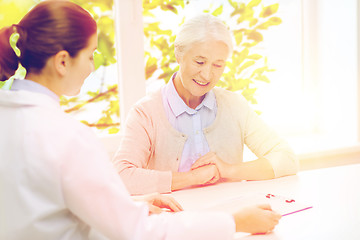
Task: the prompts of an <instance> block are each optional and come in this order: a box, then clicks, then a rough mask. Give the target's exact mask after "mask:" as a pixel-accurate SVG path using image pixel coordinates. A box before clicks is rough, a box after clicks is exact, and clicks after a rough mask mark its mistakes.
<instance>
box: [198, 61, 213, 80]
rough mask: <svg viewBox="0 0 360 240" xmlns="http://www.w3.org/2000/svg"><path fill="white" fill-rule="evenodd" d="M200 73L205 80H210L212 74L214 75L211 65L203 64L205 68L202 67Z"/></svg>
mask: <svg viewBox="0 0 360 240" xmlns="http://www.w3.org/2000/svg"><path fill="white" fill-rule="evenodd" d="M200 75H201V77H202V78H203V79H204V80H206V81H210V79H211V76H212V71H211V65H206V66H203V68H202V69H201V72H200Z"/></svg>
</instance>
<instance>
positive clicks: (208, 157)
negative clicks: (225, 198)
mask: <svg viewBox="0 0 360 240" xmlns="http://www.w3.org/2000/svg"><path fill="white" fill-rule="evenodd" d="M210 164H214V165H215V166H216V167H217V169H218V171H219V173H220V177H221V178H227V177H229V175H230V173H229V172H230V171H231V169H232V165H231V164H229V163H226V162H224V161H223V160H221V159H220V158H219V157H218V156H217V155H216V153H214V152H208V153H207V154H205V155H204V156H202V157H200V158H199V159H198V160H196V162H195V163H194V164H193V165H192V166H191V169H192V170H194V169H198V168H200V167H204V166H207V165H210Z"/></svg>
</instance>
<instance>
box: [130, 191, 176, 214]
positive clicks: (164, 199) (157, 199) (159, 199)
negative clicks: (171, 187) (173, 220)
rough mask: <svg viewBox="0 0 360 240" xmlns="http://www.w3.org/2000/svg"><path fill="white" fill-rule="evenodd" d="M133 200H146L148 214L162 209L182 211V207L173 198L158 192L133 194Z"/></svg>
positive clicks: (159, 211) (162, 210) (156, 212)
mask: <svg viewBox="0 0 360 240" xmlns="http://www.w3.org/2000/svg"><path fill="white" fill-rule="evenodd" d="M133 200H135V201H143V202H147V203H148V205H149V214H153V213H155V214H158V213H161V212H164V211H169V212H179V211H183V208H182V207H181V206H180V204H179V203H178V202H177V201H176V200H175V199H174V198H172V197H170V196H166V195H162V194H160V193H151V194H146V195H142V196H135V197H133Z"/></svg>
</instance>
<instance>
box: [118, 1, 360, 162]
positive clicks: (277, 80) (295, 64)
mask: <svg viewBox="0 0 360 240" xmlns="http://www.w3.org/2000/svg"><path fill="white" fill-rule="evenodd" d="M175 2H176V1H175ZM183 2H184V3H185V7H184V8H183V9H182V7H181V6H180V7H179V6H175V8H176V9H177V10H171V7H169V9H170V11H169V12H168V13H167V14H165V15H164V14H163V15H161V16H164V18H166V21H162V22H163V26H164V25H168V26H174V27H177V24H178V23H179V22H181V19H182V17H183V13H184V12H186V14H190V15H191V14H193V13H194V12H199V11H202V10H203V9H205V8H210V10H211V11H215V10H217V9H218V7H219V6H220V5H221V4H223V7H222V12H223V15H222V17H223V16H224V15H226V13H225V12H226V11H228V1H221V2H219V1H201V0H198V1H183ZM236 2H238V1H236ZM241 2H245V3H249V2H250V1H241ZM205 3H206V4H205ZM275 3H278V4H279V9H278V13H277V15H278V16H279V17H280V18H281V19H282V23H281V24H280V25H279V26H276V27H274V28H273V29H271V31H270V30H269V31H267V32H266V33H264V39H265V40H264V42H263V44H262V45H261V46H259V49H261V51H263V54H266V56H268V64H269V67H270V68H273V69H275V70H276V71H274V72H269V73H268V77H269V79H270V83H258V85H257V88H258V90H257V92H256V95H255V96H256V99H257V101H258V104H255V105H253V107H254V108H255V109H256V110H259V111H260V112H261V116H262V118H263V119H264V120H265V121H266V122H267V123H268V124H269V125H271V126H272V127H273V128H275V129H276V130H277V131H278V132H279V133H280V134H281V135H282V136H284V137H285V138H286V139H287V140H288V141H289V142H290V144H291V146H292V147H293V148H294V150H295V152H296V153H297V154H299V155H300V156H301V155H304V154H305V155H306V154H308V153H314V152H319V151H320V152H321V151H328V152H331V153H336V151H335V150H336V149H338V150H339V151H338V152H344V151H346V148H347V149H349V148H352V150H351V151H355V152H359V150H356V149H359V148H358V147H357V146H358V138H359V130H358V125H359V123H358V122H359V118H358V114H359V112H360V111H359V109H358V102H359V100H358V98H359V91H358V86H359V85H358V81H359V79H358V75H359V73H358V71H359V70H358V58H359V47H358V46H359V38H358V34H359V25H358V22H359V10H358V9H359V6H358V4H357V1H356V0H347V1H342V2H341V3H340V2H338V1H335V0H330V1H324V0H317V1H313V0H277V1H266V3H265V2H264V3H263V6H264V5H265V4H266V5H267V4H275ZM137 7H139V6H137ZM162 8H163V9H164V8H166V6H163V7H162ZM180 10H182V12H181V13H180ZM124 11H125V10H124ZM172 12H177V14H173V13H172ZM156 16H160V14H156ZM146 18H147V16H144V21H145V22H146V21H147V19H146ZM160 18H161V17H160ZM160 18H159V19H160ZM171 19H176V20H171ZM138 21H140V19H138ZM174 27H171V29H174ZM164 29H166V28H164ZM145 46H146V45H145ZM138 54H139V53H138ZM140 54H141V53H140ZM124 80H125V79H124ZM125 81H126V80H125ZM139 84H141V85H142V86H145V85H146V84H145V81H144V83H139ZM147 84H148V85H149V83H147ZM161 84H163V83H161ZM161 84H160V85H161ZM141 91H143V90H141ZM131 94H133V92H131ZM139 96H141V94H139ZM341 149H342V150H341ZM344 149H345V150H344ZM354 149H355V150H354ZM334 151H335V152H334Z"/></svg>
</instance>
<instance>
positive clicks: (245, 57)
mask: <svg viewBox="0 0 360 240" xmlns="http://www.w3.org/2000/svg"><path fill="white" fill-rule="evenodd" d="M2 1H5V2H4V4H3V3H2V10H4V13H6V18H5V14H4V13H2V12H0V27H2V26H7V25H11V24H12V23H17V22H18V21H19V20H20V19H21V17H22V16H23V15H24V14H25V13H26V12H27V11H28V10H29V9H30V7H32V6H33V5H34V4H36V3H38V2H39V1H40V0H32V2H31V4H23V3H22V2H21V1H10V0H2ZM73 2H75V3H77V4H79V5H81V6H82V7H84V8H85V9H87V10H88V11H89V12H90V13H91V14H92V15H93V16H94V18H95V20H96V21H97V24H98V35H99V39H98V51H97V52H96V53H95V55H94V58H95V60H94V61H95V68H96V69H98V68H99V67H101V66H109V65H111V64H114V63H115V62H116V58H115V56H116V52H115V48H114V46H115V44H114V42H115V40H114V39H115V31H114V17H113V11H112V10H113V0H102V1H98V0H73ZM142 2H143V17H144V19H145V21H144V35H145V46H146V47H145V76H146V79H147V80H149V79H157V80H163V81H165V82H168V81H169V79H170V77H171V75H172V74H173V73H174V72H176V71H178V64H177V63H176V59H175V56H174V45H173V42H174V40H175V33H174V32H173V30H172V29H173V28H172V29H163V28H162V27H161V23H160V20H159V19H158V18H157V15H158V14H159V12H160V14H162V13H167V14H173V15H174V16H182V15H183V14H182V12H183V10H184V9H185V7H186V6H187V5H188V4H189V2H190V1H189V0H188V1H185V0H166V1H163V0H143V1H142ZM245 2H247V3H245ZM27 3H29V2H27ZM228 3H229V5H230V6H231V7H232V9H233V10H232V12H231V14H230V18H231V21H234V22H235V23H236V24H235V26H236V27H231V28H232V33H233V36H234V39H235V47H234V52H233V55H232V56H231V57H230V59H229V61H228V62H227V68H226V70H225V72H224V74H223V76H222V78H221V79H220V81H219V83H218V86H220V87H223V88H225V89H228V90H230V91H241V92H242V94H243V95H244V96H245V98H246V99H247V100H249V101H250V102H251V103H254V104H255V103H256V99H255V94H256V90H257V87H256V84H255V83H256V82H257V81H260V82H266V83H268V82H270V80H269V78H268V77H267V75H266V73H268V72H270V71H274V70H273V69H270V68H269V66H268V62H267V57H266V56H263V55H262V54H261V52H260V50H259V49H258V48H257V45H258V44H259V43H261V42H262V41H264V35H263V33H264V31H267V30H269V28H270V27H272V26H276V25H279V24H281V22H282V20H281V18H279V17H277V16H275V15H276V13H277V11H278V8H279V4H272V5H268V6H265V5H263V4H262V1H261V0H251V1H235V0H228ZM9 12H10V13H12V14H10V15H8V13H9ZM205 12H209V13H211V14H213V15H215V16H220V17H221V16H222V15H224V14H227V13H224V6H223V5H217V6H215V5H210V6H209V7H208V8H207V9H206V10H205ZM228 17H229V16H226V18H228ZM223 18H225V17H223ZM184 20H185V19H184V18H183V19H182V22H183V21H184ZM13 41H16V40H13ZM24 71H25V70H24V69H21V68H19V70H18V72H20V75H21V74H22V75H25V72H24ZM2 85H3V86H2ZM10 85H11V81H8V82H4V83H0V88H9V86H10ZM86 95H87V97H86V98H85V99H84V98H80V97H79V96H77V97H72V98H68V97H61V99H60V100H61V105H62V107H63V108H64V109H65V112H67V113H78V112H82V111H83V110H84V108H87V107H88V106H89V105H90V104H91V103H100V102H101V103H106V106H105V107H104V110H103V111H102V113H101V115H99V116H98V119H97V120H96V121H94V122H89V121H87V120H83V121H82V122H83V123H84V124H87V125H88V126H90V127H96V128H97V129H100V130H107V132H108V133H110V134H112V133H117V132H118V131H119V128H120V122H119V98H118V89H117V84H115V85H112V86H106V82H105V79H104V76H102V79H101V85H100V86H99V90H98V91H95V92H88V93H87V94H86Z"/></svg>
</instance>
